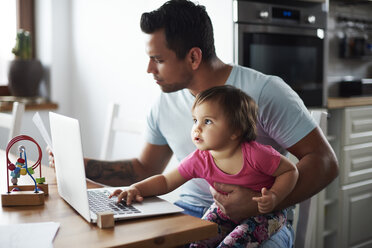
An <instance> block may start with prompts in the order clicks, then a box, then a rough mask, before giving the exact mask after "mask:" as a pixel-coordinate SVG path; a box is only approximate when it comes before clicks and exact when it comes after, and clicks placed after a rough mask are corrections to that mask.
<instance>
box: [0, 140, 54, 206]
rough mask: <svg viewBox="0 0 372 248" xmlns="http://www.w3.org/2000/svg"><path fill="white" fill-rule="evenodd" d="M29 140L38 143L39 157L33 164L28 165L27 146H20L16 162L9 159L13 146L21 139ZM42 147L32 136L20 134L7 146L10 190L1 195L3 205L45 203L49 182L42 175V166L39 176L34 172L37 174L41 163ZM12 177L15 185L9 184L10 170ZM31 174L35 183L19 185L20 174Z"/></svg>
mask: <svg viewBox="0 0 372 248" xmlns="http://www.w3.org/2000/svg"><path fill="white" fill-rule="evenodd" d="M21 140H28V141H31V142H33V143H34V144H36V146H37V149H38V152H39V158H38V160H37V161H36V163H35V164H34V165H33V166H28V165H27V155H26V148H25V147H24V146H19V148H18V150H19V158H18V159H17V162H16V163H15V164H14V163H12V162H11V161H10V159H9V150H10V149H11V148H12V146H13V145H14V144H15V143H17V142H19V141H21ZM41 157H42V153H41V148H40V146H39V144H38V143H37V142H36V141H35V140H34V139H33V138H31V137H30V136H27V135H19V136H16V137H14V138H13V139H12V140H11V141H10V142H9V143H8V146H7V147H6V175H7V188H8V192H6V193H5V194H2V195H1V203H2V206H3V207H5V206H27V205H42V204H44V196H45V195H48V184H46V183H45V178H44V177H42V176H41V166H40V168H39V172H40V174H39V177H38V178H36V179H35V178H34V177H33V176H32V174H35V169H36V168H37V167H39V165H40V164H41ZM8 170H9V171H10V176H11V177H12V179H11V182H12V184H13V185H9V172H8ZM25 175H29V176H30V177H31V179H32V181H33V182H34V185H18V184H17V183H18V178H20V176H25Z"/></svg>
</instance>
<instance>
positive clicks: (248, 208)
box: [210, 183, 261, 221]
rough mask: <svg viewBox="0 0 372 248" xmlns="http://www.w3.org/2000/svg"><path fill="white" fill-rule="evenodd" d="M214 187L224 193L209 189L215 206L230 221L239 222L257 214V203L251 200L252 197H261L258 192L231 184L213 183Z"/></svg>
mask: <svg viewBox="0 0 372 248" xmlns="http://www.w3.org/2000/svg"><path fill="white" fill-rule="evenodd" d="M214 187H215V188H216V189H217V190H218V191H220V192H225V193H226V194H221V193H219V192H217V191H216V190H215V189H214V188H213V187H210V191H211V193H212V195H213V198H214V201H215V202H216V204H217V206H218V207H219V208H220V209H221V211H222V212H224V213H225V214H226V215H227V216H229V217H230V218H231V219H233V220H235V221H240V220H243V219H247V218H249V217H251V216H255V215H258V214H259V213H258V209H257V202H255V201H253V200H252V197H256V196H261V195H260V193H259V192H255V191H253V190H250V189H247V188H245V187H241V186H237V185H231V184H222V183H215V184H214Z"/></svg>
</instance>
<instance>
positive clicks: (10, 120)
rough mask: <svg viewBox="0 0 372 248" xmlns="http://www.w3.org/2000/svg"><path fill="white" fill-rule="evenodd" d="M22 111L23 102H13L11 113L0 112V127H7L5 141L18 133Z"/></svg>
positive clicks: (23, 109) (23, 108) (23, 107)
mask: <svg viewBox="0 0 372 248" xmlns="http://www.w3.org/2000/svg"><path fill="white" fill-rule="evenodd" d="M24 111H25V105H24V104H23V103H19V102H14V103H13V110H12V113H0V127H2V128H6V129H9V135H8V140H7V143H8V142H9V141H10V140H11V139H12V138H14V137H15V136H17V135H19V134H20V131H21V124H22V117H23V113H24Z"/></svg>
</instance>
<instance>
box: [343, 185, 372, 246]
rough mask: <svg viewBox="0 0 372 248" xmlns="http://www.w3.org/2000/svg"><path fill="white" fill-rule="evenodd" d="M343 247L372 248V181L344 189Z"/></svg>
mask: <svg viewBox="0 0 372 248" xmlns="http://www.w3.org/2000/svg"><path fill="white" fill-rule="evenodd" d="M341 199H342V200H341V204H342V206H341V216H340V222H341V223H340V224H341V225H340V227H341V235H340V239H341V240H340V246H341V247H358V248H367V247H369V248H370V247H372V228H371V223H372V213H371V209H372V180H367V181H363V182H359V183H355V184H350V185H347V186H344V187H342V190H341Z"/></svg>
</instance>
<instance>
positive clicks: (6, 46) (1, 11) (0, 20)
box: [0, 0, 17, 85]
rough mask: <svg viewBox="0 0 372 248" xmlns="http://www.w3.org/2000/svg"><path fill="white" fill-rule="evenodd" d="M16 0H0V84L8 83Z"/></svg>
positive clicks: (13, 43)
mask: <svg viewBox="0 0 372 248" xmlns="http://www.w3.org/2000/svg"><path fill="white" fill-rule="evenodd" d="M16 13H17V12H16V0H0V37H1V39H0V85H7V84H8V77H7V74H8V64H9V62H10V61H11V60H12V59H13V58H14V56H13V54H12V48H13V47H14V45H15V38H16V32H17V28H16V27H17V25H16V16H17V15H16Z"/></svg>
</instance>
